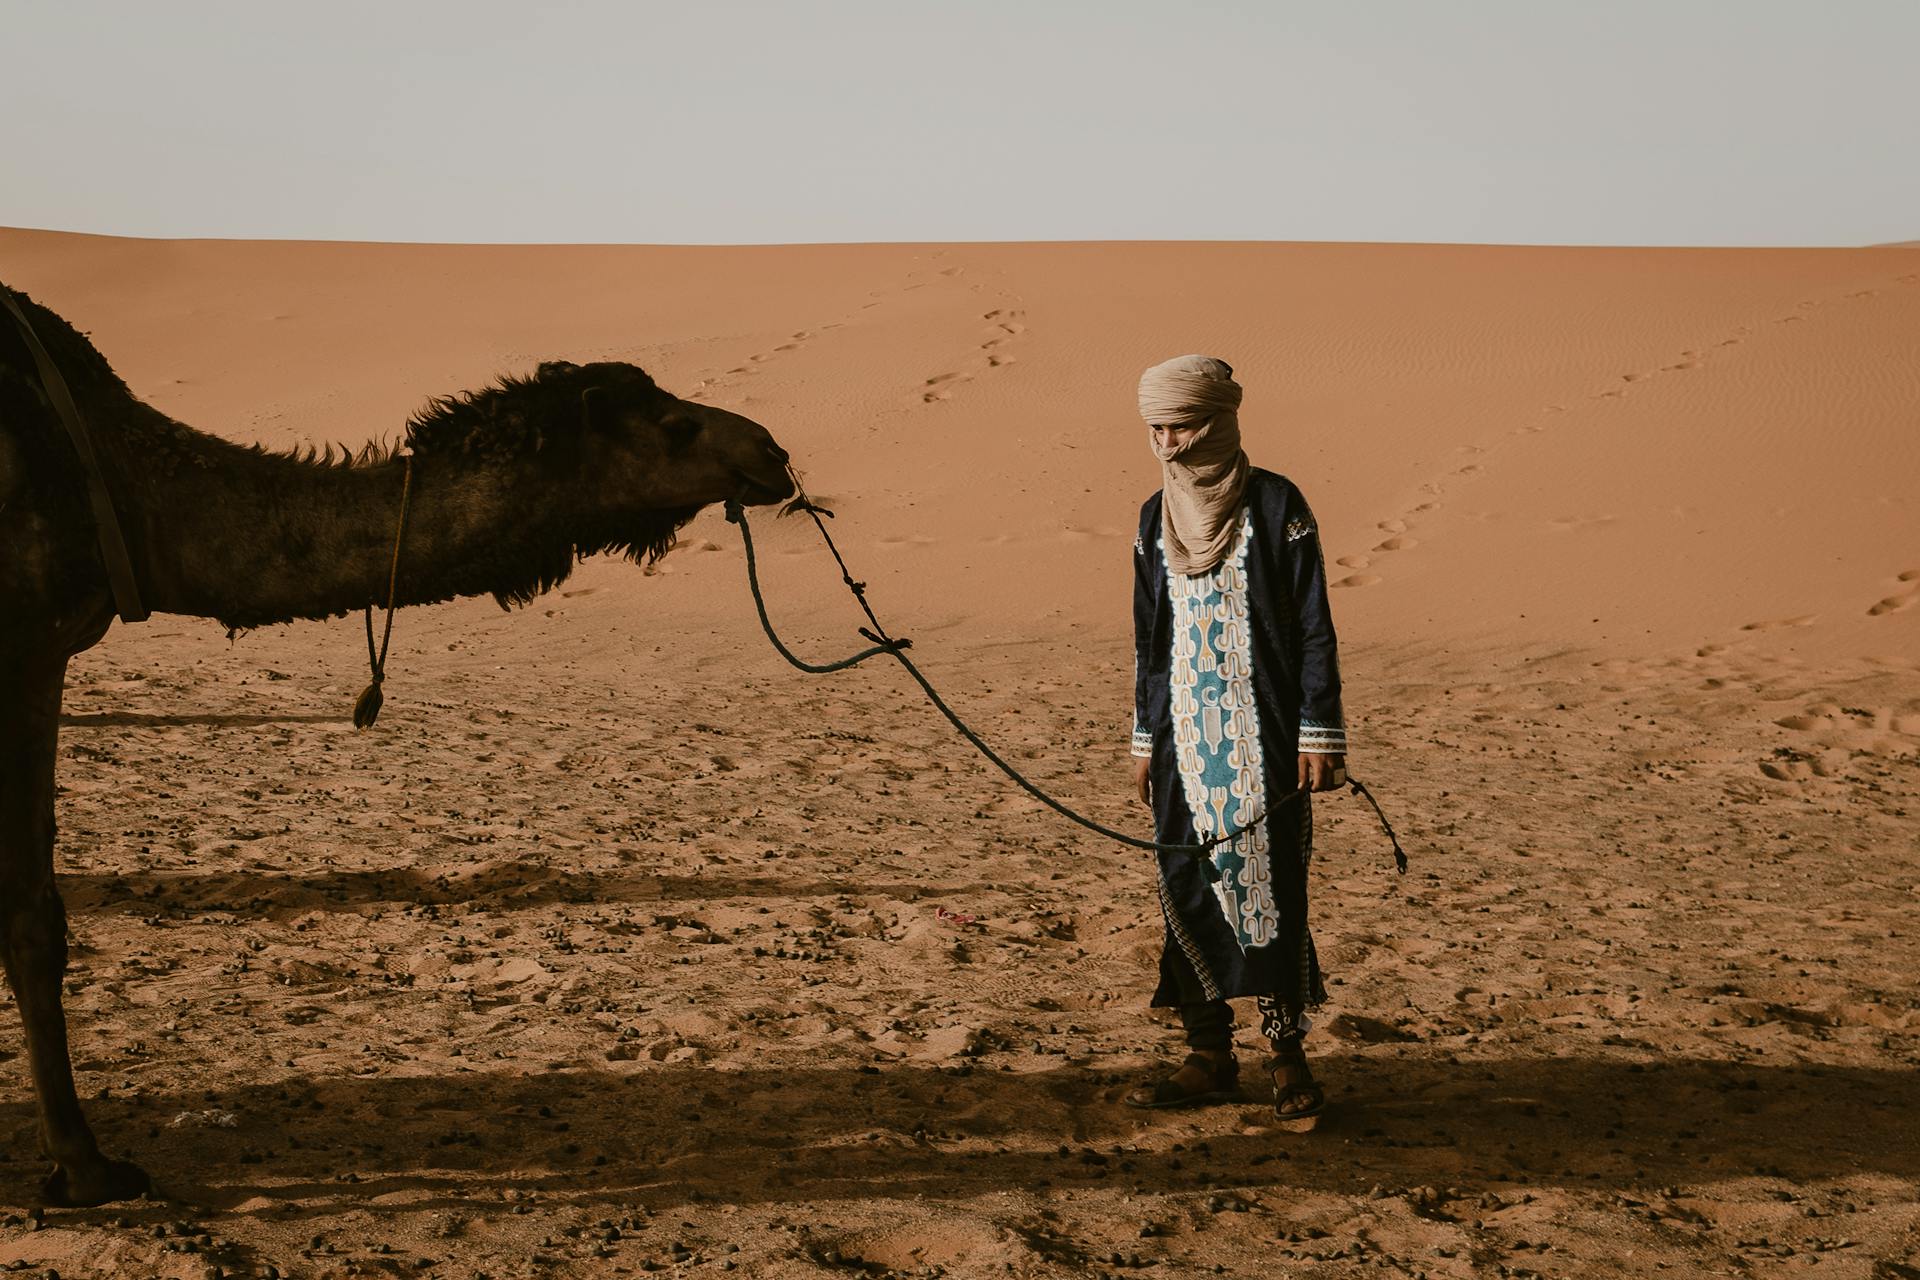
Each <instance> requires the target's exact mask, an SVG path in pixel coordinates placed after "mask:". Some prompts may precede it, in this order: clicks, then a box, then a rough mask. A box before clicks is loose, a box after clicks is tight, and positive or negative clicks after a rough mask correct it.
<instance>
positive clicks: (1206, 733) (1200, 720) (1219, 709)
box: [1167, 515, 1280, 950]
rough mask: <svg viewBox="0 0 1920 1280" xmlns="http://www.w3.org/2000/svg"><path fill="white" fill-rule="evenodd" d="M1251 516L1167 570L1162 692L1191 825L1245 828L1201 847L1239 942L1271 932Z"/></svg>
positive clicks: (1211, 829) (1204, 830) (1202, 829)
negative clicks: (1198, 564)
mask: <svg viewBox="0 0 1920 1280" xmlns="http://www.w3.org/2000/svg"><path fill="white" fill-rule="evenodd" d="M1252 537H1253V524H1252V521H1251V519H1250V518H1249V517H1247V516H1246V515H1242V517H1241V521H1240V529H1239V532H1238V533H1237V534H1236V535H1235V537H1234V541H1233V543H1232V545H1231V546H1230V547H1229V548H1228V551H1227V554H1226V557H1225V558H1224V559H1223V560H1222V561H1221V562H1220V564H1219V566H1218V567H1217V568H1215V569H1214V570H1213V572H1211V573H1205V574H1196V575H1193V576H1191V577H1189V576H1187V575H1186V574H1179V573H1174V572H1172V571H1171V570H1169V571H1168V573H1167V595H1168V602H1169V604H1170V605H1171V606H1172V610H1173V636H1172V639H1173V646H1172V655H1171V656H1172V661H1171V664H1170V669H1169V672H1168V676H1169V681H1168V684H1169V687H1168V695H1169V701H1170V704H1171V707H1170V709H1171V711H1172V727H1173V749H1174V759H1175V761H1176V764H1177V766H1178V769H1179V773H1180V783H1181V788H1182V790H1183V791H1184V792H1185V793H1186V799H1187V807H1188V810H1189V811H1190V812H1191V813H1192V815H1193V829H1194V831H1195V832H1196V833H1197V834H1198V835H1199V836H1200V838H1201V839H1203V840H1204V839H1210V838H1212V837H1214V836H1217V835H1220V834H1222V833H1224V832H1227V831H1231V830H1233V829H1235V828H1238V827H1246V826H1248V824H1250V823H1251V824H1253V825H1252V826H1251V828H1250V829H1249V830H1247V831H1244V832H1242V833H1241V834H1240V835H1238V836H1236V837H1234V838H1233V839H1232V840H1230V841H1227V842H1226V843H1224V844H1219V845H1215V846H1214V847H1213V849H1212V850H1211V851H1210V855H1209V856H1210V857H1211V859H1212V862H1213V867H1214V871H1215V878H1214V881H1213V889H1214V893H1215V895H1216V896H1217V897H1218V898H1219V901H1220V911H1221V913H1222V914H1223V915H1224V916H1225V917H1226V921H1227V923H1228V924H1229V925H1230V926H1231V927H1232V929H1233V934H1234V939H1235V941H1236V942H1238V943H1239V944H1240V946H1241V948H1242V949H1243V950H1244V949H1245V948H1248V947H1264V946H1266V945H1267V944H1268V943H1270V942H1272V941H1273V940H1274V937H1275V936H1276V934H1277V933H1278V931H1279V927H1280V913H1279V910H1278V908H1277V907H1276V905H1275V903H1274V895H1273V880H1272V869H1271V862H1270V858H1269V851H1268V839H1267V826H1266V823H1265V822H1263V821H1256V820H1257V819H1259V818H1260V817H1261V815H1262V814H1263V813H1264V812H1265V810H1266V782H1265V777H1266V775H1265V769H1264V758H1263V756H1262V751H1261V745H1260V712H1259V708H1258V707H1257V705H1256V703H1255V699H1254V689H1253V656H1252V643H1251V641H1252V632H1251V628H1250V626H1249V624H1248V617H1247V547H1248V544H1249V543H1250V542H1251V541H1252Z"/></svg>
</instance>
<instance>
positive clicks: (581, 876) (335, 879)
mask: <svg viewBox="0 0 1920 1280" xmlns="http://www.w3.org/2000/svg"><path fill="white" fill-rule="evenodd" d="M59 885H60V893H61V896H62V897H63V898H64V899H65V900H66V903H67V907H68V909H69V910H70V911H72V912H74V913H75V914H77V915H80V914H88V913H100V912H107V911H125V912H134V913H138V914H143V915H144V914H150V913H152V912H153V911H155V910H156V909H169V910H178V911H185V912H205V911H231V912H236V913H239V914H242V915H253V916H258V917H262V918H275V917H279V916H282V915H287V914H294V915H297V914H302V913H304V912H308V911H328V910H332V911H357V910H360V909H362V908H366V907H376V906H389V907H396V908H399V907H407V906H428V905H432V906H449V905H453V904H456V903H457V904H461V905H481V906H485V907H487V908H488V909H489V910H495V911H498V910H511V909H513V908H516V907H521V908H525V907H540V906H551V905H553V904H556V903H588V904H601V905H604V904H608V903H640V902H679V901H695V900H708V901H724V900H726V899H729V898H782V899H795V898H815V897H826V896H832V895H836V894H850V895H853V896H855V897H866V896H872V897H890V898H898V899H900V900H902V901H911V900H913V899H915V898H918V897H922V896H926V895H927V894H929V892H930V889H929V887H928V886H927V885H924V884H913V883H910V882H872V881H863V880H858V879H851V878H849V879H846V880H833V879H823V878H821V877H820V876H819V875H818V873H817V871H815V872H814V873H813V874H811V875H809V876H806V877H783V876H779V875H737V874H729V873H727V872H725V871H717V872H714V873H712V874H708V875H697V876H686V875H656V874H651V873H648V872H646V871H640V870H636V871H633V872H630V873H624V872H614V873H606V872H582V871H565V870H561V869H558V868H555V867H551V866H546V865H543V864H541V863H538V862H531V861H529V862H524V863H522V862H515V861H513V860H512V859H510V858H503V859H500V860H498V861H495V862H490V863H486V864H484V865H482V866H480V867H479V868H478V869H477V870H476V871H474V872H472V873H471V874H463V875H459V876H447V875H431V874H427V873H425V872H421V871H416V870H413V869H410V868H398V869H395V870H391V871H333V872H326V873H323V874H319V875H280V874H276V873H274V872H271V871H266V872H262V871H230V872H218V871H212V872H209V871H142V872H133V873H130V874H126V875H102V874H94V873H78V874H62V875H61V876H60V877H59ZM998 887H999V886H997V885H991V884H986V883H978V884H963V885H942V886H940V890H939V896H941V897H963V896H966V895H968V894H978V893H985V892H989V891H991V890H993V889H995V888H998Z"/></svg>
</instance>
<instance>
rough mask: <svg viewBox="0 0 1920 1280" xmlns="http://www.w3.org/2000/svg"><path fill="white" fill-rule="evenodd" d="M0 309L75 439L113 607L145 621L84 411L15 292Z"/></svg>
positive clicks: (1, 298)
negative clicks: (4, 309)
mask: <svg viewBox="0 0 1920 1280" xmlns="http://www.w3.org/2000/svg"><path fill="white" fill-rule="evenodd" d="M0 304H5V306H6V308H7V314H9V315H11V316H12V317H13V323H14V324H15V325H16V326H18V328H19V330H20V339H21V341H23V342H25V343H26V344H27V350H28V351H29V352H31V353H32V355H33V363H34V365H35V366H36V367H38V369H39V370H40V385H41V386H42V387H43V388H44V389H45V390H46V393H47V399H48V400H49V401H50V402H51V403H52V404H53V409H54V412H55V413H57V414H59V415H60V421H61V423H62V424H63V425H64V426H65V427H66V429H67V435H68V436H69V437H70V438H71V439H72V440H73V449H74V452H75V453H77V454H79V455H80V469H81V470H82V471H84V472H86V474H87V499H88V501H89V502H91V503H92V504H93V525H94V532H95V534H96V536H97V537H98V538H99V540H100V555H101V558H102V559H104V560H105V561H106V565H107V582H108V584H109V585H110V586H111V587H112V588H113V607H114V609H115V610H116V611H117V612H118V613H119V614H120V621H122V622H145V621H146V620H147V616H148V615H147V609H146V606H145V605H143V604H141V603H140V588H139V586H138V585H137V584H136V583H135V582H134V580H133V561H132V559H131V558H129V557H128V555H127V541H126V539H125V538H124V537H123V536H122V535H121V533H120V517H119V516H118V515H117V514H116V513H115V512H114V509H113V495H111V494H109V493H108V492H107V482H106V478H105V477H104V476H102V475H101V474H100V460H99V459H98V458H97V457H95V456H94V452H93V438H92V437H91V436H89V435H88V434H87V423H86V420H85V419H84V418H82V417H81V416H80V406H79V405H77V404H75V403H74V402H73V392H72V391H70V390H68V388H67V380H66V379H65V378H63V377H61V376H60V370H59V369H58V368H57V367H56V366H55V365H54V363H53V357H52V356H49V355H48V354H47V349H46V348H45V347H43V346H41V345H40V335H39V334H37V333H35V332H34V331H33V325H32V324H30V323H29V322H28V320H27V313H26V312H25V311H24V310H22V309H21V307H20V303H19V302H18V301H17V300H15V298H14V296H13V291H12V290H11V289H7V288H4V287H0Z"/></svg>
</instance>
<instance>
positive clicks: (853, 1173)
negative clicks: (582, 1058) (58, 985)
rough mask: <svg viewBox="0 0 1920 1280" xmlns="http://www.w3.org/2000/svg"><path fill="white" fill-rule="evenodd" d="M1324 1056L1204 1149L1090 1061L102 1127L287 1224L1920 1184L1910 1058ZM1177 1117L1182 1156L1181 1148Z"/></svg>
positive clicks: (247, 1093)
mask: <svg viewBox="0 0 1920 1280" xmlns="http://www.w3.org/2000/svg"><path fill="white" fill-rule="evenodd" d="M1318 1067H1319V1070H1320V1073H1321V1075H1322V1077H1323V1078H1324V1079H1325V1080H1327V1081H1328V1082H1329V1083H1330V1084H1331V1085H1332V1086H1333V1090H1332V1092H1333V1100H1334V1106H1333V1110H1332V1111H1331V1112H1330V1113H1329V1116H1328V1117H1327V1119H1326V1120H1325V1121H1324V1122H1323V1123H1322V1125H1321V1128H1320V1130H1319V1131H1318V1132H1316V1133H1314V1134H1312V1135H1305V1136H1302V1135H1291V1134H1283V1133H1277V1132H1266V1131H1262V1130H1261V1128H1260V1127H1259V1126H1260V1124H1261V1119H1262V1117H1264V1116H1269V1115H1270V1112H1268V1111H1267V1109H1266V1107H1265V1106H1264V1105H1263V1103H1262V1102H1261V1101H1260V1100H1258V1099H1249V1100H1248V1101H1247V1102H1246V1103H1245V1104H1232V1105H1234V1109H1235V1110H1237V1111H1238V1112H1239V1113H1240V1114H1239V1115H1238V1116H1237V1117H1236V1120H1235V1122H1234V1123H1233V1124H1232V1130H1231V1132H1230V1133H1228V1134H1226V1135H1225V1136H1215V1137H1212V1138H1211V1139H1210V1140H1209V1141H1208V1142H1205V1143H1199V1144H1195V1143H1194V1140H1193V1138H1192V1136H1191V1134H1192V1130H1191V1127H1190V1126H1189V1125H1186V1124H1184V1123H1181V1122H1179V1121H1177V1120H1173V1119H1170V1118H1168V1117H1165V1116H1163V1115H1160V1114H1157V1113H1142V1112H1138V1111H1133V1110H1130V1109H1128V1108H1126V1107H1125V1106H1122V1105H1120V1103H1119V1102H1118V1100H1117V1099H1118V1095H1119V1094H1120V1093H1121V1092H1122V1091H1123V1089H1124V1087H1125V1086H1124V1085H1118V1084H1114V1083H1111V1081H1110V1078H1109V1077H1108V1076H1106V1075H1104V1074H1101V1073H1098V1072H1093V1071H1089V1070H1085V1069H1082V1068H1079V1067H1072V1066H1056V1067H1050V1068H1047V1069H1042V1070H1035V1071H1006V1070H1001V1069H998V1068H997V1067H990V1066H987V1065H985V1064H980V1065H973V1066H959V1067H953V1066H949V1067H944V1068H943V1067H937V1066H926V1065H913V1064H907V1063H895V1064H882V1065H879V1066H878V1067H862V1066H860V1065H858V1064H853V1063H849V1064H848V1065H846V1066H843V1067H822V1068H817V1069H799V1070H778V1071H776V1070H765V1069H751V1070H744V1071H720V1070H713V1069H709V1068H703V1067H700V1066H697V1065H691V1064H684V1063H682V1064H671V1065H665V1064H663V1065H653V1064H646V1065H644V1066H643V1065H641V1064H637V1063H636V1064H632V1067H631V1069H628V1070H620V1071H610V1070H566V1071H552V1072H547V1073H543V1074H534V1075H510V1074H504V1073H500V1074H495V1073H486V1072H477V1071H476V1072H473V1073H471V1074H467V1073H462V1074H457V1075H451V1076H437V1077H425V1078H398V1077H392V1076H384V1077H364V1078H357V1079H356V1078H334V1077H304V1076H289V1077H286V1078H284V1079H283V1080H281V1081H280V1082H278V1083H274V1084H262V1085H255V1086H247V1087H242V1088H238V1089H231V1090H222V1091H213V1090H208V1091H201V1090H182V1091H180V1092H177V1093H169V1094H160V1095H148V1096H146V1097H145V1098H142V1099H141V1100H139V1101H137V1102H135V1101H131V1100H127V1099H122V1098H118V1097H109V1098H106V1099H103V1100H101V1101H100V1102H97V1103H95V1104H94V1105H93V1107H92V1111H93V1118H94V1122H95V1125H96V1127H97V1128H98V1129H99V1131H100V1132H101V1134H102V1135H103V1138H104V1140H105V1142H106V1144H107V1145H108V1146H109V1147H110V1148H114V1149H119V1150H122V1151H124V1152H126V1153H127V1154H131V1155H132V1156H133V1157H134V1158H136V1159H139V1160H140V1161H142V1162H143V1163H144V1164H145V1165H146V1166H147V1168H148V1169H149V1171H150V1172H151V1173H152V1174H153V1175H154V1177H155V1180H156V1181H157V1182H158V1183H159V1184H160V1186H161V1187H162V1188H164V1189H166V1190H167V1191H169V1192H171V1193H172V1194H174V1195H176V1196H180V1197H182V1198H185V1199H187V1200H189V1201H191V1202H193V1203H198V1204H202V1205H207V1206H210V1207H213V1208H216V1209H218V1208H231V1207H233V1206H236V1205H239V1204H241V1203H243V1202H245V1201H249V1200H253V1199H254V1198H256V1197H260V1198H263V1199H264V1201H265V1202H266V1203H267V1204H269V1205H271V1208H270V1209H268V1210H267V1211H268V1212H271V1213H273V1214H274V1215H276V1216H279V1217H287V1216H293V1217H303V1216H304V1217H313V1218H324V1217H328V1216H331V1215H334V1214H341V1213H347V1212H361V1213H371V1214H375V1215H381V1214H394V1213H401V1212H416V1211H419V1210H421V1209H431V1208H433V1207H435V1206H438V1205H446V1206H454V1205H459V1206H464V1207H467V1208H470V1209H476V1210H479V1211H483V1212H485V1211H496V1212H497V1211H500V1210H501V1209H502V1208H503V1205H502V1203H501V1198H502V1196H503V1195H504V1194H505V1193H506V1192H508V1191H517V1192H522V1193H524V1192H538V1193H541V1195H542V1198H543V1200H545V1201H547V1202H549V1203H559V1204H573V1205H576V1206H582V1207H593V1206H600V1205H606V1206H626V1207H628V1208H631V1207H632V1206H634V1205H636V1204H639V1205H645V1206H646V1207H648V1208H650V1209H653V1210H660V1209H667V1208H671V1207H673V1206H676V1205H681V1204H686V1203H690V1202H695V1201H717V1202H725V1203H736V1204H751V1203H760V1202H779V1201H788V1200H804V1201H819V1200H830V1199H842V1198H876V1197H877V1198H904V1197H909V1196H928V1197H937V1198H943V1199H962V1198H971V1197H977V1196H982V1195H985V1194H987V1193H991V1192H996V1191H1002V1190H1023V1191H1028V1190H1033V1189H1036V1188H1046V1187H1049V1186H1051V1187H1055V1188H1062V1189H1070V1188H1075V1187H1079V1188H1089V1187H1096V1186H1106V1187H1112V1188H1115V1189H1121V1190H1127V1191H1134V1192H1139V1193H1146V1194H1161V1193H1167V1192H1179V1191H1187V1192H1192V1191H1199V1190H1214V1191H1221V1192H1226V1193H1230V1192H1231V1189H1232V1188H1234V1187H1236V1186H1283V1187H1296V1188H1302V1189H1308V1190H1315V1191H1326V1192H1333V1193H1340V1194H1356V1193H1363V1192H1365V1190H1366V1189H1367V1188H1368V1187H1370V1186H1371V1185H1373V1184H1376V1183H1377V1184H1381V1185H1384V1186H1386V1187H1389V1188H1395V1187H1410V1186H1419V1185H1423V1184H1427V1185H1433V1186H1436V1187H1458V1188H1461V1190H1462V1194H1466V1195H1472V1194H1477V1193H1478V1192H1479V1190H1481V1189H1484V1188H1486V1187H1488V1186H1489V1185H1492V1184H1501V1185H1510V1184H1514V1183H1526V1184H1528V1185H1531V1186H1533V1187H1556V1186H1558V1187H1565V1188H1569V1189H1583V1190H1587V1191H1593V1190H1601V1191H1643V1192H1644V1190H1645V1189H1647V1188H1650V1187H1658V1186H1661V1185H1664V1184H1668V1183H1678V1184H1683V1185H1685V1184H1695V1185H1697V1184H1699V1183H1701V1182H1705V1181H1712V1180H1720V1179H1727V1178H1736V1177H1751V1176H1755V1175H1763V1176H1773V1177H1779V1178H1784V1179H1789V1180H1791V1181H1794V1182H1801V1183H1804V1182H1809V1181H1814V1180H1819V1179H1827V1178H1844V1177H1847V1176H1852V1175H1860V1174H1886V1175H1892V1176H1896V1177H1899V1178H1903V1179H1913V1178H1915V1177H1916V1176H1920V1133H1916V1127H1915V1126H1916V1122H1915V1116H1916V1115H1920V1078H1917V1077H1916V1075H1915V1074H1914V1073H1913V1072H1911V1071H1904V1070H1879V1069H1865V1068H1835V1067H1817V1066H1799V1065H1785V1064H1782V1065H1776V1066H1765V1067H1756V1066H1752V1065H1740V1064H1733V1063H1719V1062H1708V1061H1699V1060H1691V1059H1679V1060H1673V1061H1667V1062H1643V1061H1629V1060H1627V1059H1625V1058H1622V1059H1619V1060H1615V1059H1610V1058H1593V1057H1582V1058H1559V1059H1539V1058H1511V1059H1497V1060H1483V1061H1463V1062H1459V1063H1453V1062H1449V1061H1447V1060H1445V1059H1444V1058H1440V1057H1438V1056H1437V1055H1435V1054H1434V1053H1433V1052H1432V1051H1431V1050H1427V1051H1425V1052H1417V1051H1414V1050H1398V1051H1393V1052H1389V1053H1386V1054H1383V1055H1379V1056H1372V1055H1369V1056H1359V1055H1354V1054H1344V1055H1343V1054H1335V1055H1331V1056H1328V1057H1326V1058H1322V1059H1319V1060H1318ZM208 1107H218V1108H222V1109H225V1110H229V1111H232V1112H233V1113H234V1114H235V1116H236V1117H237V1126H236V1127H233V1128H217V1127H209V1128H198V1127H192V1126H183V1127H178V1128H174V1127H169V1126H168V1124H167V1122H168V1120H169V1119H170V1118H172V1117H174V1116H176V1115H177V1114H178V1113H180V1112H183V1111H199V1110H201V1109H204V1108H208ZM0 1116H4V1117H5V1120H6V1122H7V1124H8V1125H9V1127H10V1129H11V1130H12V1131H15V1132H26V1131H27V1130H28V1129H29V1128H30V1126H31V1124H32V1121H33V1111H32V1107H31V1103H30V1102H29V1101H27V1100H25V1099H24V1098H20V1097H18V1096H17V1095H16V1098H15V1100H14V1101H12V1102H10V1103H9V1104H8V1105H6V1106H4V1107H0ZM1182 1134H1184V1135H1186V1137H1187V1143H1188V1145H1187V1147H1186V1149H1184V1150H1182V1149H1180V1148H1178V1147H1176V1146H1175V1145H1174V1138H1175V1137H1178V1136H1180V1135H1182ZM1063 1144H1064V1147H1063ZM1123 1146H1125V1147H1135V1146H1137V1147H1138V1148H1139V1149H1138V1150H1121V1149H1120V1148H1121V1147H1123ZM39 1174H40V1169H39V1167H38V1166H37V1165H36V1164H35V1163H34V1162H32V1161H31V1160H30V1159H29V1158H27V1157H26V1154H25V1152H23V1151H21V1150H20V1149H18V1148H16V1149H15V1151H14V1152H13V1153H12V1159H11V1160H10V1161H9V1162H8V1163H7V1164H5V1165H3V1166H0V1186H4V1187H5V1190H4V1191H0V1198H4V1199H5V1200H9V1201H13V1202H15V1203H20V1202H24V1201H25V1200H26V1199H27V1198H28V1197H29V1196H30V1195H31V1193H32V1188H33V1186H34V1185H35V1183H36V1181H37V1179H38V1177H39ZM396 1193H400V1194H398V1195H396ZM386 1196H396V1203H391V1204H389V1203H383V1202H382V1200H381V1198H382V1197H386ZM296 1202H298V1203H296ZM258 1203H259V1201H256V1204H258ZM158 1211H159V1212H165V1210H164V1208H160V1209H159V1210H158ZM249 1211H250V1212H251V1211H252V1210H249ZM93 1212H110V1211H108V1210H100V1211H93ZM112 1212H124V1210H115V1211H112Z"/></svg>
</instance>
